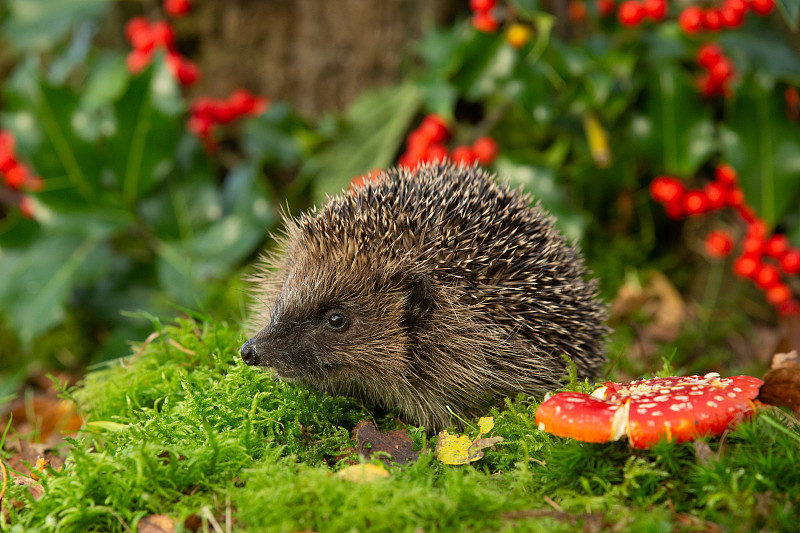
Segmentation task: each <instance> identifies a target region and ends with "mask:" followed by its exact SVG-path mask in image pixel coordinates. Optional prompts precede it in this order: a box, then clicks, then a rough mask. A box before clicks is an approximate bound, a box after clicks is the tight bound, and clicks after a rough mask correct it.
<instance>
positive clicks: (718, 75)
mask: <svg viewBox="0 0 800 533" xmlns="http://www.w3.org/2000/svg"><path fill="white" fill-rule="evenodd" d="M735 73H736V69H735V68H734V66H733V61H731V60H730V59H728V58H727V57H721V58H720V59H719V60H718V61H717V62H716V63H714V65H713V66H712V67H711V68H710V69H709V70H708V74H709V76H711V79H712V80H713V81H716V82H717V83H719V84H720V85H721V84H723V83H724V82H726V81H727V80H729V79H730V78H731V77H733V75H734V74H735Z"/></svg>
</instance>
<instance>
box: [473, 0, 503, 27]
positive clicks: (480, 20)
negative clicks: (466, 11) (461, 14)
mask: <svg viewBox="0 0 800 533" xmlns="http://www.w3.org/2000/svg"><path fill="white" fill-rule="evenodd" d="M495 7H497V0H469V8H470V9H471V10H472V27H473V28H475V29H476V30H478V31H482V32H484V33H494V32H496V31H497V30H498V28H500V22H499V21H498V20H497V17H496V16H495V14H494V9H495Z"/></svg>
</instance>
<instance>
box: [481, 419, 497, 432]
mask: <svg viewBox="0 0 800 533" xmlns="http://www.w3.org/2000/svg"><path fill="white" fill-rule="evenodd" d="M492 429H494V417H493V416H482V417H481V418H479V419H478V431H479V432H480V434H483V433H489V432H490V431H491V430H492Z"/></svg>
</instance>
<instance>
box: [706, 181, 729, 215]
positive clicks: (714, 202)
mask: <svg viewBox="0 0 800 533" xmlns="http://www.w3.org/2000/svg"><path fill="white" fill-rule="evenodd" d="M703 193H705V195H706V198H707V199H708V209H709V210H714V209H719V208H721V207H724V206H725V198H726V195H725V189H723V188H722V185H720V184H719V183H716V182H713V181H712V182H711V183H709V184H708V185H706V186H705V187H704V188H703Z"/></svg>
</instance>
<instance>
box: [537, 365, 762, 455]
mask: <svg viewBox="0 0 800 533" xmlns="http://www.w3.org/2000/svg"><path fill="white" fill-rule="evenodd" d="M762 384H763V381H761V380H760V379H758V378H754V377H750V376H732V377H730V378H720V376H719V374H717V373H710V374H706V375H705V376H672V377H666V378H653V379H644V380H638V381H632V382H630V383H606V384H605V385H604V386H603V387H600V388H599V389H597V390H596V391H595V392H594V393H592V395H591V396H590V395H588V394H580V393H574V392H562V393H559V394H556V395H554V396H553V397H551V398H550V399H548V400H546V401H545V402H544V403H542V405H541V406H539V410H538V411H537V412H536V422H537V424H538V425H539V429H543V430H545V431H548V432H550V433H553V434H555V435H559V436H562V437H572V438H575V439H578V440H583V441H586V442H608V441H610V440H616V439H618V438H620V437H622V435H624V434H627V435H628V439H629V440H630V443H631V445H632V446H633V447H634V448H649V447H650V446H652V445H653V444H655V443H657V442H658V441H659V440H661V439H662V438H666V439H667V440H669V441H674V442H676V443H680V442H686V441H690V440H694V439H696V438H697V437H700V436H703V435H720V434H722V433H723V432H724V431H725V430H726V429H727V428H728V426H729V425H731V424H735V423H736V422H738V421H739V420H741V419H742V418H744V417H745V416H747V415H749V414H750V413H752V412H753V403H752V400H754V399H755V397H756V396H758V390H759V387H761V385H762Z"/></svg>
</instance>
